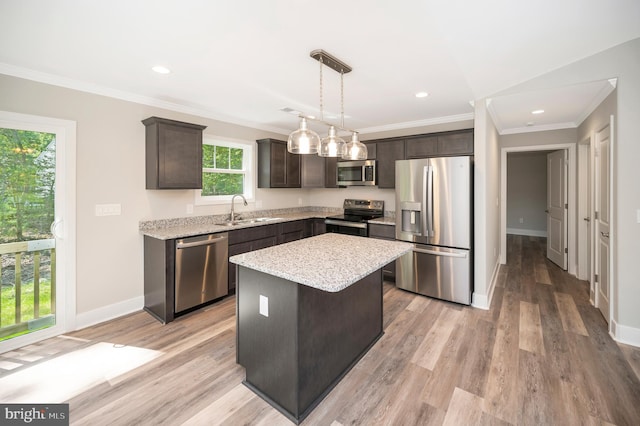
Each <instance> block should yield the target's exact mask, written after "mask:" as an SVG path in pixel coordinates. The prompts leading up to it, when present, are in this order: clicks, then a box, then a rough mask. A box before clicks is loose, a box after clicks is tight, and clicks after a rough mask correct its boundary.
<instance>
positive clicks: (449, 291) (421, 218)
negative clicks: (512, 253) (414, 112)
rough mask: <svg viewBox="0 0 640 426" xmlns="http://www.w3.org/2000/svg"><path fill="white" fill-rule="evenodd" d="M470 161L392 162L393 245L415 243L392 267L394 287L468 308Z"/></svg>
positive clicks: (470, 287) (470, 283)
mask: <svg viewBox="0 0 640 426" xmlns="http://www.w3.org/2000/svg"><path fill="white" fill-rule="evenodd" d="M472 170H473V157H469V156H464V157H438V158H427V159H416V160H399V161H396V239H398V240H403V241H409V242H412V243H414V247H413V251H412V252H409V253H407V254H406V255H404V256H403V257H401V258H400V259H398V261H397V262H396V286H398V287H399V288H402V289H405V290H408V291H412V292H414V293H419V294H423V295H426V296H431V297H435V298H438V299H444V300H449V301H452V302H457V303H461V304H465V305H469V304H471V293H472V291H473V236H472V235H473V233H472V229H473V228H472V218H473V212H472V209H473V177H472V176H473V173H472Z"/></svg>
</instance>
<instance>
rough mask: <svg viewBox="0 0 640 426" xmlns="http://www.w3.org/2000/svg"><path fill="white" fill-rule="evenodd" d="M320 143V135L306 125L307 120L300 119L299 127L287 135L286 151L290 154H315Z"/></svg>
mask: <svg viewBox="0 0 640 426" xmlns="http://www.w3.org/2000/svg"><path fill="white" fill-rule="evenodd" d="M319 145H320V136H318V134H317V133H316V132H314V131H313V130H310V129H309V128H308V127H307V120H306V119H305V118H301V119H300V128H299V129H298V130H296V131H294V132H292V133H291V134H290V135H289V140H288V141H287V151H289V152H290V153H292V154H316V153H317V152H318V146H319Z"/></svg>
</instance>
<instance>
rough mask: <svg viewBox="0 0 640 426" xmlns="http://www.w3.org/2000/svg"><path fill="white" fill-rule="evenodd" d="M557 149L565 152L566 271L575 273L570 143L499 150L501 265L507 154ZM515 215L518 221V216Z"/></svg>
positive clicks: (573, 154) (503, 259) (572, 150)
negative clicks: (566, 189)
mask: <svg viewBox="0 0 640 426" xmlns="http://www.w3.org/2000/svg"><path fill="white" fill-rule="evenodd" d="M558 150H566V153H567V156H566V158H567V176H566V178H567V180H566V184H567V185H566V186H567V188H568V191H567V209H566V211H567V221H566V223H567V240H566V247H567V271H568V272H569V273H570V274H572V275H576V268H577V265H576V259H577V256H576V244H577V242H576V232H575V221H576V219H575V218H576V191H575V189H574V188H575V184H576V182H575V180H576V178H575V176H576V175H575V169H576V145H575V144H570V143H565V144H550V145H530V146H520V147H504V148H502V149H501V150H500V154H501V155H500V157H501V161H500V210H501V211H500V263H501V264H503V265H504V264H506V263H507V202H508V201H507V164H508V161H507V154H512V153H521V154H522V153H526V152H528V153H531V154H532V155H533V153H539V152H545V153H546V152H551V151H558ZM545 216H546V212H545ZM516 217H517V218H518V222H519V217H520V216H516Z"/></svg>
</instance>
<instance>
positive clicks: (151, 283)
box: [144, 218, 325, 324]
mask: <svg viewBox="0 0 640 426" xmlns="http://www.w3.org/2000/svg"><path fill="white" fill-rule="evenodd" d="M227 233H228V237H229V239H228V244H229V246H228V247H229V248H228V250H229V257H231V256H235V255H236V254H242V253H247V252H250V251H254V250H260V249H263V248H266V247H271V246H275V245H278V244H283V243H288V242H290V241H295V240H299V239H302V238H306V237H311V236H314V235H319V234H324V233H325V225H324V219H321V218H312V219H303V220H295V221H291V222H282V223H274V224H268V225H260V226H254V227H251V228H242V229H234V230H231V231H227ZM175 248H176V240H173V239H171V240H159V239H156V238H153V237H149V236H146V235H145V236H144V310H145V311H147V312H149V313H150V314H151V315H152V316H154V317H155V318H156V319H158V320H159V321H161V322H163V323H165V324H166V323H168V322H171V321H173V320H174V319H175V312H174V308H173V307H174V302H175ZM228 269H229V272H228V274H229V295H232V294H235V291H236V284H237V277H236V265H234V264H232V263H230V264H229V266H228Z"/></svg>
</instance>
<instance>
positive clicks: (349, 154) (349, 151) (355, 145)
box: [342, 132, 369, 160]
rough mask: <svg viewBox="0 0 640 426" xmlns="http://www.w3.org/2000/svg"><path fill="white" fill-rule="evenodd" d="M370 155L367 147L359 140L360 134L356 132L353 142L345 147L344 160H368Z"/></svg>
mask: <svg viewBox="0 0 640 426" xmlns="http://www.w3.org/2000/svg"><path fill="white" fill-rule="evenodd" d="M368 155H369V153H368V152H367V146H366V145H365V144H363V143H362V142H360V141H359V140H358V134H357V133H355V132H354V133H353V136H352V137H351V142H348V143H347V145H346V146H345V152H344V154H343V155H342V158H343V159H344V160H366V159H367V157H368Z"/></svg>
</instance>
